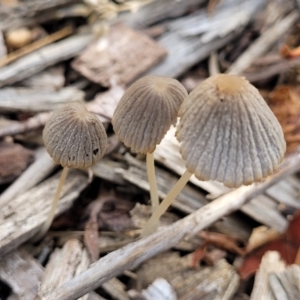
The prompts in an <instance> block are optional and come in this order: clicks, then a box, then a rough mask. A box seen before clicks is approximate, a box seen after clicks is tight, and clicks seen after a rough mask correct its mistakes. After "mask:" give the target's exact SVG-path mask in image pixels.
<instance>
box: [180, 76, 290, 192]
mask: <svg viewBox="0 0 300 300" xmlns="http://www.w3.org/2000/svg"><path fill="white" fill-rule="evenodd" d="M179 116H180V117H181V120H180V124H179V127H178V129H177V132H176V136H177V139H178V140H179V142H181V146H180V151H181V154H182V157H183V159H184V160H185V162H186V167H187V169H188V171H189V172H191V173H194V174H195V176H196V177H197V178H198V179H200V180H216V181H219V182H223V183H224V185H225V186H227V187H230V188H232V187H238V186H240V185H243V184H244V185H249V184H251V183H253V182H254V181H260V180H261V179H262V178H265V177H267V176H268V175H270V174H272V173H273V172H274V171H275V169H276V168H277V166H278V164H279V163H280V162H281V161H282V159H283V156H284V153H285V150H286V143H285V140H284V137H283V132H282V128H281V126H280V124H279V122H278V121H277V119H276V117H275V116H274V114H273V113H272V111H271V110H270V108H269V107H268V105H267V104H266V102H265V101H264V99H263V98H262V96H261V95H260V94H259V92H258V90H257V89H256V88H255V87H254V86H253V85H251V84H250V83H249V82H248V81H247V80H246V79H244V78H243V77H238V76H234V75H225V74H219V75H215V76H212V77H210V78H208V79H206V80H204V81H203V82H202V83H200V84H199V85H198V86H197V87H196V88H195V89H194V90H193V91H192V92H191V93H190V95H189V96H188V97H187V98H186V99H185V101H184V102H183V104H182V106H181V108H180V110H179Z"/></svg>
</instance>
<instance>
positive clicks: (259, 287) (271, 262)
mask: <svg viewBox="0 0 300 300" xmlns="http://www.w3.org/2000/svg"><path fill="white" fill-rule="evenodd" d="M284 269H285V263H284V262H283V261H282V260H280V254H279V253H278V252H276V251H269V252H267V253H266V254H265V255H264V256H263V258H262V261H261V264H260V267H259V270H258V272H257V273H256V275H255V282H254V287H253V291H252V294H251V298H250V299H251V300H257V299H264V300H275V299H276V298H275V297H274V295H273V293H272V291H271V288H270V285H269V275H270V273H271V272H278V271H283V270H284ZM282 300H283V299H282Z"/></svg>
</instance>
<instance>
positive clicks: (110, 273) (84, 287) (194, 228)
mask: <svg viewBox="0 0 300 300" xmlns="http://www.w3.org/2000/svg"><path fill="white" fill-rule="evenodd" d="M299 169H300V154H295V155H293V156H290V157H289V158H287V159H285V161H284V162H283V163H282V165H281V168H280V170H279V171H278V172H277V173H276V174H274V175H273V176H271V177H269V178H267V179H266V180H265V181H264V182H261V183H257V184H253V185H251V186H246V187H245V186H243V187H241V188H238V189H236V190H234V191H231V192H229V193H227V194H225V195H223V196H221V197H219V198H218V199H216V200H214V201H213V202H211V203H209V204H207V205H205V206H204V207H202V208H200V209H199V210H197V211H196V212H194V213H192V214H190V215H189V216H187V217H185V218H183V219H181V220H179V221H177V222H175V223H174V224H172V225H170V226H167V227H165V228H163V229H161V230H160V231H158V232H155V233H154V234H152V235H150V236H148V237H146V238H142V239H140V240H138V241H136V242H134V243H131V244H129V245H127V246H125V247H123V248H121V249H118V250H116V251H114V252H111V253H109V254H107V255H106V256H105V257H103V258H101V259H100V260H99V261H97V262H95V263H94V264H92V265H91V266H90V268H89V269H88V270H87V271H85V272H83V273H82V274H80V275H79V276H76V277H75V278H73V279H72V280H70V281H69V282H67V283H65V284H63V285H62V286H60V287H59V288H57V289H56V290H55V291H53V292H52V293H50V294H48V295H45V296H44V297H42V298H40V299H42V300H52V299H56V300H72V299H76V298H78V297H81V296H82V295H85V294H86V293H87V292H89V291H92V290H94V289H95V288H96V287H98V286H100V285H101V284H103V283H104V282H106V281H107V280H109V279H111V278H113V277H115V276H117V275H118V274H121V273H122V272H124V271H125V270H127V269H133V268H135V267H136V266H138V265H139V264H140V263H142V262H144V261H145V260H147V259H149V258H151V257H153V256H155V255H156V254H158V253H160V252H162V251H165V250H167V249H170V248H171V247H173V246H174V245H175V244H177V243H178V242H179V241H180V240H181V239H182V238H184V237H185V236H186V238H191V237H192V236H193V235H194V234H196V233H198V232H199V231H200V230H202V229H204V228H206V227H207V226H209V225H211V224H212V223H214V222H215V221H216V220H218V219H220V218H221V217H223V216H224V215H227V214H229V213H230V212H232V211H235V210H237V209H239V208H240V207H241V206H242V205H243V204H245V202H247V201H249V200H250V199H251V198H254V197H255V196H257V195H258V194H261V193H262V192H263V191H265V190H266V189H267V188H269V187H270V186H272V185H274V184H275V183H277V182H279V181H280V180H281V179H282V178H284V177H286V176H287V175H290V174H292V173H294V172H296V171H298V170H299ZM91 278H92V279H91Z"/></svg>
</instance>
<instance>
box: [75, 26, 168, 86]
mask: <svg viewBox="0 0 300 300" xmlns="http://www.w3.org/2000/svg"><path fill="white" fill-rule="evenodd" d="M120 49H122V51H120ZM166 53H167V52H166V50H165V49H164V48H163V47H162V46H159V45H157V44H156V43H155V42H154V41H153V40H152V39H150V38H149V37H148V36H147V35H145V34H143V33H141V32H138V31H134V30H132V29H130V28H129V27H127V26H126V25H124V24H118V25H114V26H113V27H112V28H111V30H110V31H109V33H108V35H107V36H104V37H102V38H101V39H99V40H98V41H97V42H96V43H94V44H93V45H91V46H90V47H89V48H88V49H87V50H86V51H85V52H84V53H83V54H82V55H81V56H79V57H78V58H77V59H76V60H75V61H74V62H73V63H72V66H73V68H74V69H75V70H76V71H78V72H79V73H81V74H82V75H83V76H85V77H87V78H88V79H89V80H91V81H93V82H96V83H99V84H101V85H102V86H105V87H109V86H110V85H111V79H112V80H114V81H115V82H116V83H117V84H118V85H121V86H125V85H127V84H129V83H131V82H132V81H133V80H134V79H136V78H137V77H138V76H139V75H141V74H142V73H144V72H146V71H147V70H148V69H150V68H151V67H152V66H154V65H155V64H157V63H158V62H159V61H160V60H161V59H162V58H163V57H164V56H165V55H166ZM137 62H138V63H137Z"/></svg>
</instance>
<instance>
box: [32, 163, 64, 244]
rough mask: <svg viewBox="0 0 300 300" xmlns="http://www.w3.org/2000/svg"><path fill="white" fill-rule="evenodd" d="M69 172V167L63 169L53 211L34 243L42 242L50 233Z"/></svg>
mask: <svg viewBox="0 0 300 300" xmlns="http://www.w3.org/2000/svg"><path fill="white" fill-rule="evenodd" d="M68 170H69V168H68V167H65V168H63V171H62V173H61V176H60V179H59V183H58V187H57V190H56V193H55V196H54V199H53V201H52V205H51V209H50V212H49V214H48V217H47V220H46V221H45V223H44V224H43V226H42V228H41V230H40V231H39V233H38V234H37V235H36V236H35V237H34V239H33V241H38V240H40V239H41V238H42V237H43V236H44V235H45V233H46V232H47V231H48V229H49V228H50V226H51V223H52V221H53V219H54V215H55V210H56V207H57V204H58V200H59V197H60V194H61V191H62V188H63V185H64V182H65V180H66V177H67V174H68Z"/></svg>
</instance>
